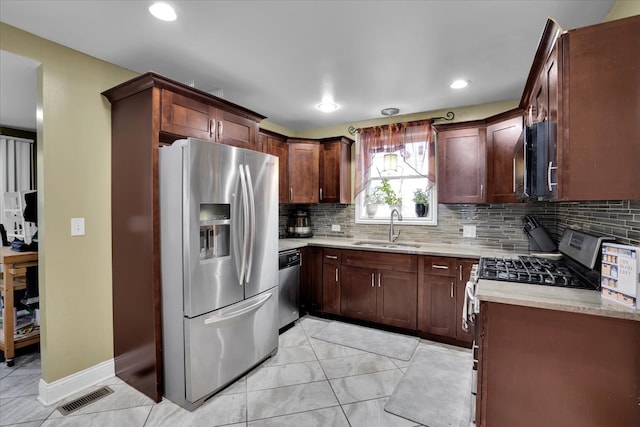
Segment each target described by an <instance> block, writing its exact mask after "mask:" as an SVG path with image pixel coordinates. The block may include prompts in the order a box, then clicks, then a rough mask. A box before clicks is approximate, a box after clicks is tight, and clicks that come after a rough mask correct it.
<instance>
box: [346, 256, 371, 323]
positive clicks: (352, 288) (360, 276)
mask: <svg viewBox="0 0 640 427" xmlns="http://www.w3.org/2000/svg"><path fill="white" fill-rule="evenodd" d="M375 280H376V279H375V270H372V269H370V268H363V267H351V266H348V265H345V266H342V310H341V311H340V314H342V315H344V316H347V317H352V318H354V319H361V320H369V321H375V320H376V282H375Z"/></svg>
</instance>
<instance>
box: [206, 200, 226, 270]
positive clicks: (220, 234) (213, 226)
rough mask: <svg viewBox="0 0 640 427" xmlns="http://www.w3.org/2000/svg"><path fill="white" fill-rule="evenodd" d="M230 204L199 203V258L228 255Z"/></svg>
mask: <svg viewBox="0 0 640 427" xmlns="http://www.w3.org/2000/svg"><path fill="white" fill-rule="evenodd" d="M230 214H231V205H229V204H224V203H202V204H201V205H200V260H201V261H204V260H208V259H213V258H223V257H228V256H230V250H231V245H230V238H231V215H230Z"/></svg>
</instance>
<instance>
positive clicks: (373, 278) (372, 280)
mask: <svg viewBox="0 0 640 427" xmlns="http://www.w3.org/2000/svg"><path fill="white" fill-rule="evenodd" d="M371 287H372V288H375V287H376V274H375V273H371Z"/></svg>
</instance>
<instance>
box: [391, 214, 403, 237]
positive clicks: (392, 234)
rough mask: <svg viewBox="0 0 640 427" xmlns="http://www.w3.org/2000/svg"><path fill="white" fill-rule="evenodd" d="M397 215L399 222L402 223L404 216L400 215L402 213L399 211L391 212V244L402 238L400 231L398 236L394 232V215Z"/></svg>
mask: <svg viewBox="0 0 640 427" xmlns="http://www.w3.org/2000/svg"><path fill="white" fill-rule="evenodd" d="M394 213H397V214H398V221H402V214H401V213H400V211H399V210H398V209H395V208H394V209H393V210H392V211H391V221H390V222H389V241H390V242H395V241H396V239H397V238H398V237H400V231H398V234H395V233H394V232H393V214H394Z"/></svg>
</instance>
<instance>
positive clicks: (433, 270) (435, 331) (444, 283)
mask: <svg viewBox="0 0 640 427" xmlns="http://www.w3.org/2000/svg"><path fill="white" fill-rule="evenodd" d="M477 262H478V261H477V260H473V259H465V258H460V259H459V258H451V257H433V256H423V257H420V261H419V263H418V267H419V268H418V331H419V332H420V333H421V334H422V335H424V336H425V337H429V338H432V337H433V338H437V337H441V338H444V339H446V340H449V341H451V342H452V343H455V344H464V345H466V346H467V347H471V343H472V342H473V337H474V328H473V325H469V330H468V331H465V330H464V329H462V312H463V306H464V299H465V286H466V284H467V281H468V280H469V275H470V274H471V267H472V265H473V264H475V263H477Z"/></svg>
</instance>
